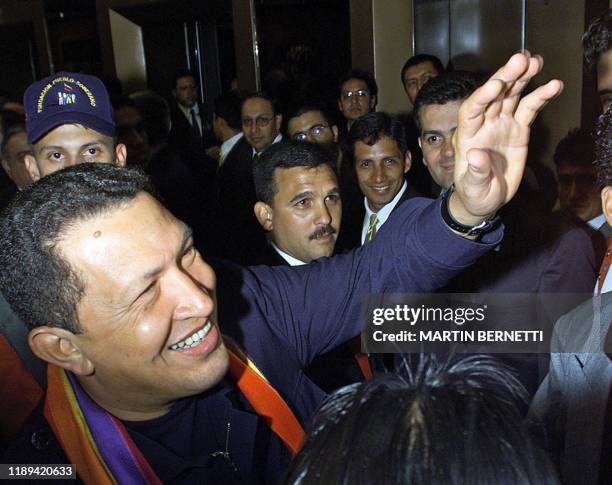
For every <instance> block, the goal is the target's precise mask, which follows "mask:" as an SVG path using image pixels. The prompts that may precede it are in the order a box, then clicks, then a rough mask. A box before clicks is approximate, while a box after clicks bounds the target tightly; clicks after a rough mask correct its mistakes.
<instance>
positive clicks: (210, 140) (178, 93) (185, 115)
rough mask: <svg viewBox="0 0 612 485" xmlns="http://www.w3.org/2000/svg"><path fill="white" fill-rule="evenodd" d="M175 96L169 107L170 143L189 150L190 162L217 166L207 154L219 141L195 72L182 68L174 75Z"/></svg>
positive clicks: (173, 89) (180, 149) (180, 148)
mask: <svg viewBox="0 0 612 485" xmlns="http://www.w3.org/2000/svg"><path fill="white" fill-rule="evenodd" d="M172 95H173V96H174V99H175V103H172V105H171V110H170V116H171V119H172V128H171V130H170V134H169V136H168V143H169V145H170V146H171V147H172V148H175V149H176V150H177V151H179V152H186V154H187V155H188V157H187V158H188V159H189V160H190V161H191V163H194V164H202V163H207V164H212V165H213V168H216V163H213V160H212V159H211V157H210V156H209V155H208V153H207V150H208V149H210V148H211V147H213V146H214V145H215V143H216V140H215V135H214V134H213V132H212V128H211V113H210V109H209V108H208V107H207V106H206V105H205V104H201V103H199V102H198V84H197V82H196V78H195V75H194V74H193V72H191V71H189V70H180V71H178V72H177V73H176V74H175V76H174V86H173V88H172Z"/></svg>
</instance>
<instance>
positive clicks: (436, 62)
mask: <svg viewBox="0 0 612 485" xmlns="http://www.w3.org/2000/svg"><path fill="white" fill-rule="evenodd" d="M426 62H431V64H432V65H433V67H434V69H435V70H436V71H438V74H443V73H444V70H445V69H444V66H443V65H442V61H440V59H438V58H437V57H436V56H432V55H431V54H417V55H416V56H412V57H411V58H410V59H408V60H407V61H406V63H405V64H404V67H402V72H401V74H400V81H401V83H402V86H403V85H404V73H405V72H406V71H407V70H408V69H410V68H411V67H412V66H418V65H419V64H425V63H426Z"/></svg>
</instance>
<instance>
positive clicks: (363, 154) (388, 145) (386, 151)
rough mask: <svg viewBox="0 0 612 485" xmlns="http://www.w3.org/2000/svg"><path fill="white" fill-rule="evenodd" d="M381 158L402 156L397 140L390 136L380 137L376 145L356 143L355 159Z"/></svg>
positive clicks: (362, 142)
mask: <svg viewBox="0 0 612 485" xmlns="http://www.w3.org/2000/svg"><path fill="white" fill-rule="evenodd" d="M375 156H376V157H379V156H401V150H400V149H399V146H398V144H397V141H396V140H395V138H391V137H390V136H386V135H383V136H379V138H378V140H376V143H373V144H372V145H370V144H368V143H366V142H365V141H362V140H357V141H356V142H355V158H356V159H361V160H363V159H365V158H370V157H375Z"/></svg>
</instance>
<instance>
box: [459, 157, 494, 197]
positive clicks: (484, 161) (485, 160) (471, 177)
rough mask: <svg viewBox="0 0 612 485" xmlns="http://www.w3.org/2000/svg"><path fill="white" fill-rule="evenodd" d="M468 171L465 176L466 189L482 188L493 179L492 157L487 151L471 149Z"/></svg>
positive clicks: (468, 158)
mask: <svg viewBox="0 0 612 485" xmlns="http://www.w3.org/2000/svg"><path fill="white" fill-rule="evenodd" d="M467 162H468V163H467V170H466V172H465V174H464V176H463V183H464V184H465V187H466V188H468V187H472V188H482V187H483V186H486V185H488V183H489V182H490V178H491V157H490V155H489V153H488V152H487V151H486V150H482V149H480V148H471V149H470V150H469V151H468V152H467Z"/></svg>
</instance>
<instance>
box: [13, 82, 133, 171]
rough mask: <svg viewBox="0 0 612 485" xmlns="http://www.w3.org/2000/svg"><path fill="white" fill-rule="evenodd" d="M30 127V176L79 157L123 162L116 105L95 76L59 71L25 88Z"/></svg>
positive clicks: (27, 162)
mask: <svg viewBox="0 0 612 485" xmlns="http://www.w3.org/2000/svg"><path fill="white" fill-rule="evenodd" d="M23 103H24V105H25V111H26V131H27V133H28V143H29V144H30V145H32V154H31V155H30V154H28V155H26V156H25V158H24V162H25V166H26V169H27V171H28V173H29V174H30V177H31V178H32V180H34V181H37V180H38V179H40V178H41V177H44V176H45V175H49V174H50V173H53V172H56V171H57V170H60V169H62V168H64V167H69V166H71V165H76V164H78V163H89V162H99V163H114V164H116V165H119V166H124V165H125V160H126V148H125V145H123V144H116V143H115V141H114V136H115V121H114V119H113V107H112V106H111V103H110V100H109V97H108V93H107V91H106V88H105V87H104V84H102V81H100V80H99V79H98V78H97V77H94V76H88V75H86V74H76V73H71V72H59V73H57V74H55V75H53V76H50V77H48V78H45V79H42V80H40V81H37V82H35V83H34V84H31V85H30V87H28V89H27V90H26V92H25V95H24V98H23Z"/></svg>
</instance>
